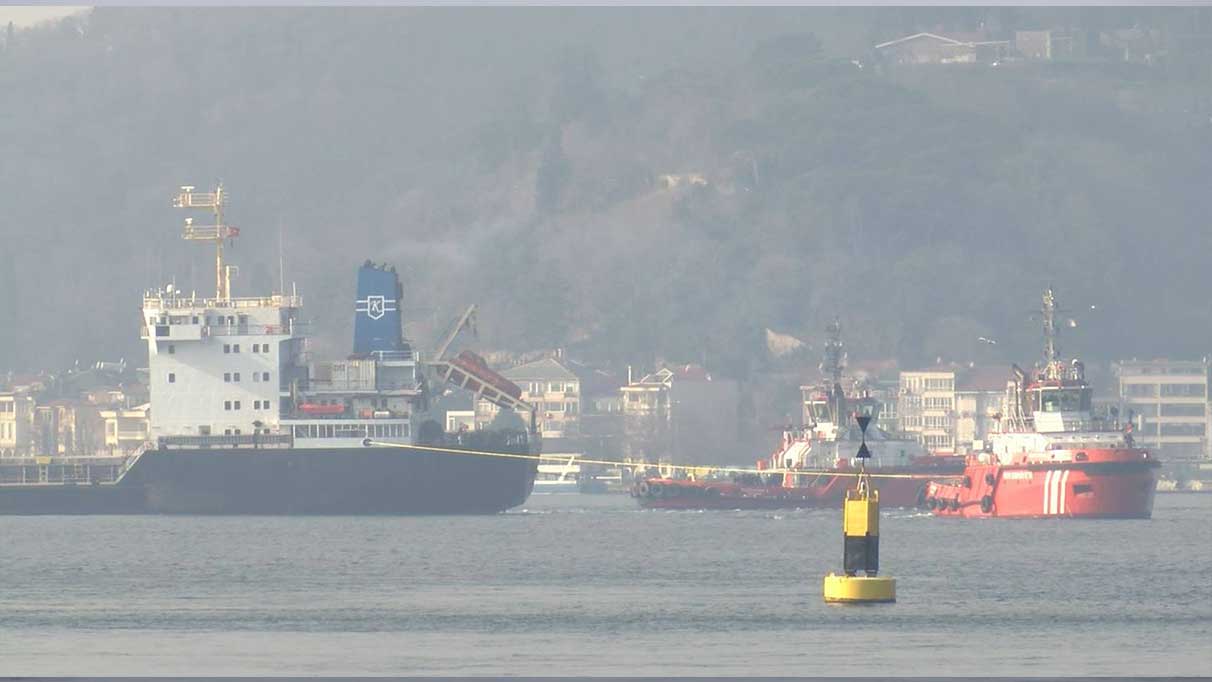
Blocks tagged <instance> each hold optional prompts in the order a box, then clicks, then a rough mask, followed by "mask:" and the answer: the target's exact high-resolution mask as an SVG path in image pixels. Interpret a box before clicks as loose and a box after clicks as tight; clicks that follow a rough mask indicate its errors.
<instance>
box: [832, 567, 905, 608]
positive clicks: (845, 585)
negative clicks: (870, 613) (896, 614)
mask: <svg viewBox="0 0 1212 682" xmlns="http://www.w3.org/2000/svg"><path fill="white" fill-rule="evenodd" d="M825 601H826V602H828V603H830V604H861V603H868V604H880V603H887V602H894V601H896V578H889V577H887V576H882V575H877V576H871V577H867V576H863V575H836V574H833V573H830V574H829V575H827V576H825Z"/></svg>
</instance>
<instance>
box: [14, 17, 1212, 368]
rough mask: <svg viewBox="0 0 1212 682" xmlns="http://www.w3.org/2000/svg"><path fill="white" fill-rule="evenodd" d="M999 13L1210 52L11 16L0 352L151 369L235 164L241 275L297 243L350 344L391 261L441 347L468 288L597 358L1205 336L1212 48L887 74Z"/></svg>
mask: <svg viewBox="0 0 1212 682" xmlns="http://www.w3.org/2000/svg"><path fill="white" fill-rule="evenodd" d="M984 21H988V22H992V23H997V22H1001V24H1003V25H1005V26H1010V27H1012V26H1020V27H1021V26H1028V27H1030V26H1038V25H1043V24H1044V23H1046V22H1057V23H1064V24H1066V25H1088V26H1089V27H1091V28H1100V27H1117V26H1121V25H1124V23H1125V22H1127V23H1128V25H1132V24H1134V23H1136V24H1139V23H1141V22H1146V23H1148V24H1149V25H1153V26H1157V27H1159V28H1161V29H1165V30H1166V31H1169V33H1168V35H1171V36H1179V37H1182V36H1188V37H1189V36H1190V35H1195V36H1200V35H1203V36H1207V35H1212V21H1210V20H1209V13H1208V11H1207V10H1204V9H1198V10H1148V11H1146V10H1118V11H1101V12H1100V11H1093V10H1090V9H1088V8H1083V9H1081V10H1064V11H1055V12H1051V13H1049V12H1047V11H1044V10H1010V11H1006V10H992V9H986V10H910V9H901V10H887V11H884V12H877V11H874V10H836V9H785V10H757V9H754V10H749V9H610V10H600V9H599V10H573V9H558V10H555V9H458V10H454V9H376V10H342V9H307V10H299V9H292V10H281V9H273V10H271V9H255V10H253V9H238V10H226V9H119V8H105V9H98V10H96V11H94V12H93V13H92V15H91V16H89V17H88V18H87V19H85V20H83V21H79V20H67V21H64V22H62V23H60V24H57V25H52V26H49V27H46V28H39V29H36V30H30V31H18V32H17V33H16V35H15V36H14V39H13V41H12V43H11V44H8V45H6V49H5V51H4V52H3V53H0V187H3V195H2V197H3V200H2V201H0V206H2V210H0V221H2V227H0V235H2V237H3V239H2V240H0V369H3V368H13V367H26V366H35V367H53V366H55V365H58V364H62V363H64V362H70V361H71V360H73V359H75V358H80V359H82V360H84V361H91V360H94V359H97V358H99V357H102V356H106V357H116V356H119V355H125V356H128V357H139V355H140V352H141V351H140V348H139V345H138V341H137V318H138V316H137V306H138V296H139V294H140V292H141V291H142V290H143V289H144V288H148V287H152V286H155V285H157V284H161V283H164V282H166V281H167V280H168V279H169V278H173V277H175V278H176V282H177V284H178V286H180V287H182V288H185V289H191V288H196V289H198V290H199V291H200V292H208V291H210V290H211V289H212V286H213V283H212V281H211V278H210V275H211V270H210V261H209V260H208V252H207V251H206V250H205V249H203V248H200V247H195V246H191V245H189V244H186V243H184V242H182V241H181V240H180V239H179V236H178V234H179V228H180V224H181V219H182V218H183V217H184V216H183V215H181V214H180V213H179V212H176V211H174V210H173V209H171V208H170V207H169V198H170V196H171V194H172V193H173V192H174V191H175V189H176V186H177V185H179V184H186V183H191V184H197V185H202V186H205V185H209V184H212V183H213V182H214V181H215V180H217V179H220V178H221V179H222V180H223V181H224V182H225V183H226V186H227V187H228V189H229V190H230V191H231V193H232V195H233V197H234V203H233V206H232V208H231V210H230V221H231V222H232V223H234V224H235V225H237V226H240V227H241V228H242V230H243V232H242V235H241V238H240V241H239V243H238V244H237V245H236V246H235V248H234V250H232V251H231V254H232V259H233V262H234V263H236V264H238V265H239V266H240V277H239V279H238V280H237V283H236V285H235V288H236V293H237V294H239V293H240V292H252V291H257V292H260V291H265V290H268V289H270V288H273V287H276V286H277V283H278V277H279V275H278V262H279V248H278V244H279V238H280V237H281V240H282V244H283V254H284V260H285V262H286V273H285V275H286V280H287V281H288V282H297V283H298V286H299V288H300V291H301V292H302V293H303V294H304V296H305V300H307V301H308V307H309V308H310V314H311V315H312V316H313V317H314V318H315V320H316V322H317V326H318V329H319V330H320V331H321V339H320V340H321V343H320V344H319V349H320V350H322V351H331V352H333V353H339V352H343V351H345V350H346V348H347V346H348V343H349V341H348V333H349V322H350V318H351V315H352V298H353V281H352V276H353V271H354V268H355V267H356V266H357V265H358V264H359V263H361V262H362V261H363V260H365V259H366V258H373V259H375V260H380V261H382V260H386V261H390V262H392V263H395V264H397V265H398V266H399V267H400V268H401V269H402V270H403V272H404V273H405V280H406V284H405V286H406V289H407V297H408V299H409V301H408V302H407V305H406V310H407V311H408V312H407V313H406V314H407V315H409V317H410V318H411V319H412V320H414V321H415V322H416V324H415V325H414V326H412V327H410V328H411V329H412V330H413V331H415V332H416V333H417V334H428V333H430V332H431V327H432V326H433V322H435V321H436V322H438V323H439V324H442V323H445V321H446V320H447V319H449V318H450V317H453V316H454V315H455V314H456V313H457V307H458V306H460V305H462V304H464V303H466V302H473V301H474V302H477V303H479V304H481V305H482V307H483V318H482V325H481V332H482V338H483V345H486V346H495V347H503V348H512V349H516V350H522V349H527V348H532V347H537V346H554V345H565V346H569V347H572V348H574V349H576V350H577V351H578V352H579V353H580V354H581V355H582V356H585V357H589V358H591V359H594V358H596V359H600V360H603V361H614V362H637V363H638V362H642V361H643V360H644V359H645V358H650V357H654V356H664V357H672V358H684V359H688V360H699V361H705V362H707V363H708V364H709V365H711V366H713V367H714V368H715V370H716V371H717V372H720V373H723V374H732V375H737V376H744V375H747V374H748V373H749V372H750V371H752V370H754V369H756V368H757V366H758V365H761V364H762V363H764V362H765V360H764V356H763V348H764V345H763V343H764V330H765V329H766V328H767V327H769V328H773V329H775V330H777V331H780V332H785V333H790V334H793V335H796V336H800V337H803V338H809V339H815V338H818V337H819V336H820V334H819V330H820V329H821V327H822V326H823V323H824V320H826V319H828V318H831V317H832V316H833V315H835V314H839V315H841V316H842V318H843V320H844V321H845V322H846V324H847V327H848V329H849V330H851V338H850V339H849V343H850V345H851V347H852V353H853V354H856V355H868V356H871V355H877V354H878V355H880V356H896V357H899V358H900V359H901V360H902V361H903V362H905V363H907V364H913V363H919V362H926V361H933V360H934V358H936V357H938V356H943V357H945V358H948V359H955V360H960V361H968V360H977V361H989V362H993V361H1004V360H1008V359H1020V358H1023V357H1024V356H1026V357H1027V358H1028V359H1029V358H1032V357H1034V355H1035V353H1036V345H1035V344H1036V336H1037V333H1036V329H1035V327H1034V326H1033V325H1032V323H1031V322H1029V321H1028V319H1027V315H1028V313H1029V311H1030V310H1031V309H1033V308H1034V307H1035V306H1036V305H1037V302H1038V295H1039V291H1040V289H1041V288H1042V287H1043V286H1045V285H1046V284H1052V285H1054V286H1055V287H1057V288H1058V290H1059V293H1060V297H1061V300H1062V303H1065V304H1068V306H1069V307H1070V308H1071V309H1073V310H1074V313H1075V316H1076V317H1078V318H1080V323H1081V324H1080V326H1079V327H1078V328H1077V329H1076V330H1074V333H1073V334H1071V335H1070V341H1069V343H1071V344H1075V345H1079V347H1080V349H1081V350H1082V351H1083V352H1084V353H1085V354H1087V355H1089V356H1091V357H1092V358H1094V359H1097V358H1107V357H1115V356H1129V355H1166V354H1168V355H1176V356H1181V355H1195V356H1198V355H1203V354H1205V353H1206V352H1207V349H1208V339H1209V338H1212V312H1210V308H1209V306H1208V304H1207V302H1206V297H1205V296H1204V292H1205V291H1207V290H1208V289H1209V284H1210V283H1212V277H1210V276H1209V275H1208V263H1209V254H1210V253H1212V249H1210V248H1209V247H1212V237H1210V236H1209V229H1208V223H1207V219H1206V216H1207V215H1209V214H1212V200H1210V199H1209V195H1210V192H1209V180H1210V179H1212V163H1210V161H1209V159H1210V158H1212V155H1210V154H1209V152H1210V151H1212V95H1210V94H1209V93H1212V87H1210V86H1212V66H1210V64H1212V59H1210V58H1209V52H1210V50H1209V47H1210V46H1209V45H1208V44H1207V41H1206V40H1203V41H1201V40H1189V39H1188V40H1179V39H1177V38H1176V39H1175V42H1174V45H1175V47H1172V48H1171V49H1170V50H1169V52H1168V53H1167V60H1166V61H1165V62H1164V63H1162V64H1159V65H1155V66H1150V67H1147V66H1142V65H1131V64H1088V65H1082V64H1037V65H1004V66H1002V67H997V68H991V67H987V66H973V67H963V66H953V67H930V68H917V69H890V68H879V65H877V64H876V63H874V62H873V61H872V54H871V49H870V48H871V45H873V44H874V43H875V42H876V41H879V40H887V39H889V38H894V37H898V36H900V35H904V34H905V33H906V32H910V31H913V30H919V29H927V28H932V27H935V26H943V27H954V28H956V29H957V30H958V29H963V28H970V27H971V25H972V24H974V23H976V24H979V23H980V22H984ZM852 60H855V61H856V62H858V64H856V63H854V62H852ZM859 64H861V65H862V66H861V67H860V66H859ZM665 175H679V176H680V178H681V180H682V184H681V185H680V186H678V187H672V188H670V187H669V184H670V183H669V179H667V178H663V177H662V176H665ZM691 176H696V177H697V176H701V177H702V182H705V183H706V184H705V185H699V184H696V182H692V180H693V179H694V178H692V177H691ZM288 286H289V285H288ZM1092 305H1093V306H1095V309H1093V310H1091V309H1090V306H1092ZM978 336H986V337H992V338H996V339H998V340H999V341H1000V343H999V344H998V345H996V346H988V345H986V344H980V343H978V342H977V341H976V339H977V337H978Z"/></svg>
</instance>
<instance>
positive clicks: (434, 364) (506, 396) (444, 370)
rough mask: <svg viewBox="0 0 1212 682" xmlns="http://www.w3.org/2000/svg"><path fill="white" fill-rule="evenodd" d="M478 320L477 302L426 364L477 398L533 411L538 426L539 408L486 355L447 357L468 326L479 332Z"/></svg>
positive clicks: (500, 405)
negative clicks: (485, 359) (523, 395)
mask: <svg viewBox="0 0 1212 682" xmlns="http://www.w3.org/2000/svg"><path fill="white" fill-rule="evenodd" d="M475 320H476V307H475V305H470V306H467V310H465V311H463V315H462V316H460V317H459V319H458V321H457V322H455V324H454V326H453V327H451V329H450V331H449V332H448V333H447V334H446V336H445V337H444V338H443V339H442V342H441V343H440V344H438V348H437V350H435V351H434V356H433V359H432V360H429V361H428V362H426V363H425V365H426V367H427V368H428V369H429V370H430V371H431V372H432V373H433V374H435V375H436V376H437V377H438V378H440V379H441V380H443V381H445V382H447V383H449V384H452V385H454V386H458V387H459V388H462V389H466V390H468V391H471V392H472V393H474V394H475V396H476V398H483V399H484V400H487V401H488V402H490V403H492V404H494V405H496V406H497V407H501V408H508V409H511V410H515V411H517V412H520V413H523V414H525V413H529V414H530V422H531V430H534V426H535V422H536V419H537V417H536V414H535V410H536V408H535V407H534V406H533V405H531V404H530V403H528V402H526V401H525V400H522V390H521V389H520V388H519V387H518V386H517V385H516V384H514V383H513V382H512V381H510V380H508V379H506V378H505V377H503V376H501V375H500V374H497V373H496V372H495V371H493V370H492V369H491V368H489V367H488V365H487V364H486V363H485V362H484V361H483V359H482V358H480V357H479V356H478V355H475V354H473V353H469V352H464V353H460V354H459V356H458V357H456V358H454V359H453V360H448V359H447V358H446V354H447V352H448V351H449V350H450V346H451V344H452V343H454V340H455V339H456V338H458V336H459V332H461V331H463V330H464V329H468V330H470V331H471V332H472V334H475V333H476V322H475Z"/></svg>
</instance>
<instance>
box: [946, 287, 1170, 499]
mask: <svg viewBox="0 0 1212 682" xmlns="http://www.w3.org/2000/svg"><path fill="white" fill-rule="evenodd" d="M1042 314H1043V322H1044V340H1045V348H1044V359H1043V363H1042V365H1041V366H1040V367H1039V368H1038V369H1037V370H1036V371H1034V372H1032V373H1031V374H1030V375H1028V374H1027V373H1026V372H1024V371H1023V370H1022V369H1020V368H1019V367H1017V366H1015V367H1014V376H1013V378H1010V377H1008V378H1007V379H1008V381H1007V395H1006V400H1005V407H1006V409H1005V414H1004V416H1003V417H1002V419H1000V428H999V432H998V433H995V434H994V435H993V436H992V437H991V438H990V440H989V444H988V446H987V447H986V451H985V452H983V453H980V454H978V455H976V456H971V457H969V458H968V460H967V463H966V466H965V468H964V472H963V476H962V477H961V478H960V479H959V480H958V481H936V482H931V483H930V485H929V486H928V487H927V489H926V499H925V504H926V506H927V507H928V508H929V509H930V510H932V511H933V513H934V514H936V515H938V516H947V517H962V518H1040V517H1047V518H1128V519H1147V518H1149V517H1150V516H1151V515H1152V513H1153V496H1154V493H1155V491H1156V488H1157V473H1158V469H1159V468H1160V466H1161V463H1160V462H1159V461H1158V460H1157V458H1156V457H1154V456H1153V455H1152V454H1150V453H1149V452H1148V451H1147V450H1145V449H1142V448H1139V447H1136V446H1135V444H1134V442H1133V438H1132V425H1131V423H1130V422H1129V423H1127V424H1125V425H1123V426H1122V427H1121V426H1120V425H1119V424H1117V423H1115V421H1114V419H1112V418H1098V417H1095V416H1094V415H1093V410H1092V405H1091V389H1090V386H1089V384H1088V383H1087V382H1086V377H1085V368H1084V366H1083V365H1082V363H1081V361H1079V360H1076V359H1074V360H1072V361H1070V362H1068V363H1066V362H1064V361H1063V360H1061V359H1060V358H1059V356H1058V351H1057V346H1056V339H1057V328H1056V300H1055V297H1054V295H1053V293H1052V291H1051V290H1050V289H1049V290H1047V291H1045V292H1044V295H1043V309H1042Z"/></svg>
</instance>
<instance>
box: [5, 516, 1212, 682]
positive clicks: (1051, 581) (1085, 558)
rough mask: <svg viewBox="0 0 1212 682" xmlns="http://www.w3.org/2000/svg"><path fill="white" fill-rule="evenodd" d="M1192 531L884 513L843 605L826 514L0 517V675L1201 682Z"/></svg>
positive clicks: (1198, 581)
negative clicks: (877, 555) (831, 588)
mask: <svg viewBox="0 0 1212 682" xmlns="http://www.w3.org/2000/svg"><path fill="white" fill-rule="evenodd" d="M1210 513H1212V496H1209V495H1161V496H1159V497H1158V500H1157V505H1156V509H1155V513H1154V518H1153V519H1152V520H1149V521H1093V522H1064V521H949V520H942V519H935V518H931V517H928V516H926V515H923V514H920V513H917V512H914V511H908V510H885V516H884V521H883V523H882V524H881V532H882V541H881V544H882V547H881V556H882V567H883V568H884V569H885V572H887V573H888V574H891V575H894V576H896V577H897V578H898V596H899V599H900V601H899V602H898V603H897V604H895V605H884V606H873V607H859V608H845V607H827V606H826V605H824V604H823V603H822V601H821V597H820V581H821V577H822V576H823V575H824V574H825V573H827V572H829V571H831V570H836V569H838V568H839V564H840V555H841V532H840V513H839V512H837V511H834V510H828V511H801V512H778V513H773V512H717V513H711V512H708V513H698V512H654V511H640V510H638V509H636V508H635V505H634V502H633V500H631V499H629V498H627V497H623V496H582V495H567V496H535V497H532V498H531V499H530V501H529V502H528V503H527V505H525V507H524V508H523V509H520V510H517V511H515V512H511V513H507V514H504V515H500V516H486V517H453V518H442V517H422V518H360V517H296V518H270V517H259V518H207V517H156V516H150V517H85V518H68V517H0V536H2V537H4V538H5V541H4V542H5V548H4V551H3V552H0V576H3V581H0V674H6V675H82V674H99V675H153V674H216V675H232V674H269V673H277V674H308V675H326V674H327V675H339V674H468V675H488V674H499V673H513V674H527V675H552V674H585V675H658V674H695V675H787V674H796V675H813V674H847V675H860V674H861V675H888V674H918V675H998V674H1023V675H1026V674H1030V675H1080V674H1089V675H1110V674H1145V675H1147V674H1157V675H1161V674H1165V675H1209V674H1212V655H1210V654H1209V653H1208V650H1207V642H1208V641H1209V636H1210V635H1212V584H1210V583H1209V581H1208V579H1207V570H1206V569H1207V567H1208V566H1209V565H1212V526H1210V525H1209V523H1208V520H1209V517H1210ZM860 640H861V641H866V642H869V643H871V646H868V647H866V648H865V649H864V652H863V655H862V656H856V655H855V652H856V649H855V644H856V643H857V642H859V641H860Z"/></svg>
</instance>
